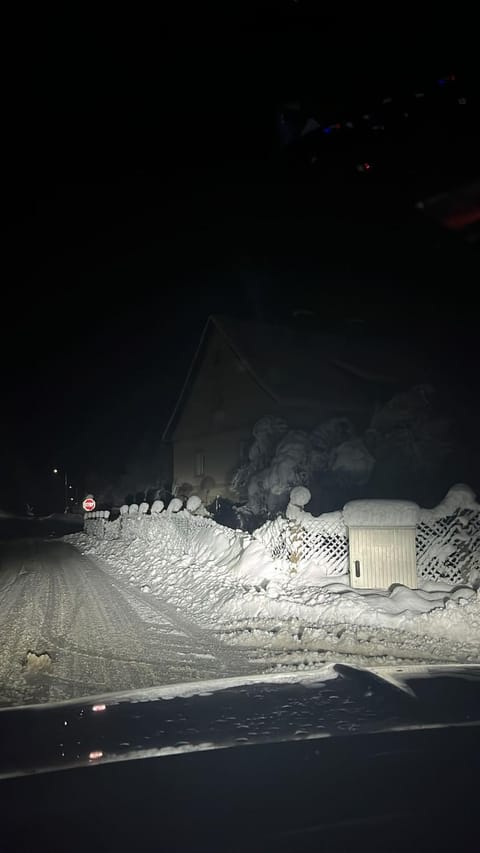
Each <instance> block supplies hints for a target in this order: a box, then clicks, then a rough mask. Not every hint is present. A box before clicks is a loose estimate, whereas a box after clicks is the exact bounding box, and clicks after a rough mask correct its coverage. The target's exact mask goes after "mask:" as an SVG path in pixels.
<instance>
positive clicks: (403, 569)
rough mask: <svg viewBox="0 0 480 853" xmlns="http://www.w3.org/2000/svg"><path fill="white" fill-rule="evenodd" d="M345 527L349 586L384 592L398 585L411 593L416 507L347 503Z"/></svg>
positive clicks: (414, 578)
mask: <svg viewBox="0 0 480 853" xmlns="http://www.w3.org/2000/svg"><path fill="white" fill-rule="evenodd" d="M344 518H345V522H346V524H347V525H348V539H349V559H350V584H351V586H353V587H361V588H362V589H388V587H389V586H391V585H392V584H393V583H401V584H403V585H404V586H409V587H411V588H412V589H415V587H416V586H417V561H416V553H415V533H416V522H417V518H418V507H417V505H416V504H413V503H411V502H409V501H372V500H365V501H351V502H350V503H349V504H347V505H346V506H345V508H344Z"/></svg>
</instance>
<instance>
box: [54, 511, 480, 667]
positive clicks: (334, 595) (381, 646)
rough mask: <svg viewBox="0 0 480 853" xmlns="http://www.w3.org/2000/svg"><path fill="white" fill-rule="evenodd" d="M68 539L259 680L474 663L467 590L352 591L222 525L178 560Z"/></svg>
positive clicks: (477, 638) (161, 551)
mask: <svg viewBox="0 0 480 853" xmlns="http://www.w3.org/2000/svg"><path fill="white" fill-rule="evenodd" d="M65 538H66V540H67V541H69V542H70V543H71V544H74V545H75V546H76V547H77V548H79V549H80V550H81V551H82V553H83V554H85V555H88V556H90V557H92V558H94V559H95V560H96V561H98V562H99V564H100V565H101V566H102V568H103V569H104V570H105V571H106V572H108V573H109V574H110V575H111V576H112V577H114V578H116V579H120V578H121V579H122V580H123V581H124V582H126V583H127V584H128V585H129V586H131V587H133V588H135V589H137V590H138V591H140V592H142V593H143V596H144V598H145V601H146V602H147V601H152V600H161V601H163V602H166V603H168V604H169V605H170V606H173V607H174V608H177V609H178V611H179V612H181V613H183V614H188V616H189V618H190V619H193V620H195V622H196V623H197V624H198V625H199V626H202V627H203V628H205V629H208V630H211V631H214V632H215V633H216V634H217V636H218V637H219V639H221V640H222V641H227V643H228V644H229V645H235V646H236V647H242V648H243V649H244V650H245V651H246V652H247V653H248V656H249V659H250V662H251V665H252V667H258V666H259V665H260V666H261V667H262V668H264V671H266V670H270V671H272V670H273V669H275V670H278V669H282V668H284V667H287V668H297V669H298V668H300V669H305V668H310V667H314V666H319V665H321V664H322V663H325V662H328V661H332V660H333V661H346V662H352V663H355V664H362V665H373V664H382V663H385V664H387V663H391V662H392V661H399V660H406V661H415V662H427V663H428V662H441V663H448V662H457V663H473V662H477V661H479V660H480V602H479V599H478V595H477V592H476V590H475V589H473V588H471V587H469V586H466V585H461V586H458V585H457V586H455V587H452V585H451V584H448V583H446V582H445V583H444V582H435V583H434V582H432V581H422V587H421V588H420V589H417V590H411V589H408V588H407V587H404V586H401V585H394V586H393V587H392V588H391V589H390V590H388V591H379V590H361V589H360V590H357V589H355V590H354V589H351V588H350V586H349V584H348V576H347V575H344V576H340V577H339V576H336V577H324V576H323V573H321V572H320V571H319V569H318V566H317V565H316V564H315V563H314V562H312V563H311V564H308V563H307V564H303V565H302V567H301V569H298V570H297V571H296V572H293V573H292V568H291V567H290V568H289V567H286V566H285V565H282V564H279V563H277V562H275V561H274V560H273V559H272V558H271V556H270V554H269V553H268V552H267V550H266V549H265V547H264V545H263V544H262V543H261V542H260V541H258V540H255V539H252V538H251V537H248V535H245V537H244V540H243V546H242V543H241V540H239V536H238V533H237V534H234V531H230V530H228V529H226V528H221V527H220V526H219V525H215V529H212V528H208V527H205V528H203V529H199V530H198V532H197V533H196V538H195V544H194V547H191V549H190V551H189V553H188V554H183V555H179V553H178V552H175V549H173V550H172V548H170V547H169V543H168V541H165V540H164V539H160V538H156V539H153V541H148V540H147V541H145V539H142V538H136V537H133V538H131V539H130V540H125V539H118V540H101V539H96V538H94V537H90V536H87V535H86V534H85V533H80V534H74V535H72V536H68V537H65ZM239 543H240V544H239ZM252 671H258V669H256V670H252ZM232 674H234V673H232Z"/></svg>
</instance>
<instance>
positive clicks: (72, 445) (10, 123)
mask: <svg viewBox="0 0 480 853" xmlns="http://www.w3.org/2000/svg"><path fill="white" fill-rule="evenodd" d="M202 8H203V9H204V12H203V14H202V15H201V16H198V13H197V19H196V20H194V19H193V18H191V17H190V15H191V13H190V12H189V11H187V9H186V7H185V8H183V7H182V8H180V7H179V8H178V9H177V12H178V13H179V18H180V20H177V21H169V22H165V21H164V22H163V23H162V22H156V23H155V27H153V24H152V22H148V21H146V20H143V19H141V18H140V16H139V17H138V19H137V20H134V21H133V22H123V26H122V23H121V24H120V29H119V30H118V32H117V31H116V30H115V31H114V29H113V28H109V26H108V22H101V24H102V26H100V23H99V22H98V21H97V22H95V26H94V27H92V26H91V25H90V24H91V22H86V21H80V20H76V19H74V17H73V15H72V17H71V18H70V19H67V18H66V17H63V18H61V19H58V18H56V19H55V20H52V22H51V26H50V23H49V22H48V21H45V20H44V21H43V22H42V29H41V30H38V29H37V28H36V25H35V22H34V21H32V22H30V28H29V30H28V31H25V28H23V29H22V30H21V31H20V32H19V31H18V29H17V30H16V36H17V39H13V38H12V45H13V46H12V51H11V55H9V56H8V57H7V60H6V76H5V78H4V79H5V80H6V81H7V82H8V86H7V94H6V102H5V104H4V115H5V116H6V118H7V121H6V124H5V126H6V128H7V131H6V137H7V150H8V154H7V156H6V157H5V158H4V161H3V184H4V186H3V205H2V207H3V217H2V219H3V234H4V238H5V242H4V246H5V249H4V265H3V266H4V271H5V278H4V282H3V299H4V305H3V312H2V315H3V324H2V326H3V331H2V337H1V348H2V364H3V372H2V379H3V389H2V397H3V422H2V428H3V431H4V433H5V437H4V440H3V450H4V451H5V452H6V453H7V455H11V454H13V455H14V456H15V457H16V458H24V459H25V460H27V461H28V463H29V464H31V465H33V466H34V468H35V470H36V472H37V473H38V476H39V477H40V476H41V475H42V474H41V472H43V471H46V470H47V469H48V467H49V466H51V464H52V463H54V462H57V460H58V464H67V462H68V464H69V465H70V466H71V467H72V468H74V469H76V470H77V471H79V472H81V471H82V470H85V469H86V468H88V467H91V466H92V465H98V464H99V462H100V460H101V459H103V460H105V464H106V466H107V467H110V468H111V469H112V470H113V469H115V468H116V467H118V466H119V464H120V467H121V464H122V461H123V459H124V458H125V455H128V454H129V453H131V451H132V447H134V445H135V443H136V442H137V441H138V440H139V439H140V438H141V437H142V436H143V435H144V434H148V435H151V436H155V435H158V436H160V434H161V430H162V427H163V426H164V424H165V422H166V420H167V419H168V416H169V413H170V409H171V406H172V404H173V402H174V399H175V395H176V393H177V392H178V389H179V385H180V384H181V382H182V380H183V376H184V373H185V370H186V369H187V367H188V364H189V361H190V358H191V355H192V352H193V350H194V348H195V346H196V342H197V339H198V336H199V334H200V332H201V329H202V326H203V324H204V322H205V320H206V317H207V316H208V314H209V313H212V312H215V313H229V312H240V313H243V314H246V315H248V316H252V317H255V316H257V317H263V318H282V317H287V316H289V314H290V313H291V311H292V309H293V308H295V307H298V304H299V303H300V304H308V305H310V306H312V307H313V308H315V309H316V310H317V311H318V314H319V316H320V318H321V321H320V325H321V327H323V328H327V329H332V328H336V326H337V324H338V323H339V322H340V324H341V322H342V321H343V320H344V319H346V317H347V316H348V315H349V314H352V315H354V316H360V317H362V318H363V319H364V321H365V323H366V324H367V326H369V327H371V328H375V324H380V323H381V322H382V318H385V317H387V318H388V322H389V323H390V325H391V326H392V328H393V326H395V327H396V328H399V327H400V326H401V325H402V323H405V318H404V317H402V316H400V315H399V316H398V317H397V318H396V319H395V318H393V319H392V311H391V304H392V296H391V295H392V292H394V291H393V290H392V289H393V288H394V287H395V285H396V283H397V282H398V281H399V280H402V281H403V282H404V287H405V288H406V291H405V292H407V293H410V294H411V295H412V298H416V299H417V308H416V311H415V312H414V313H415V317H412V316H411V312H410V318H409V319H410V327H417V326H418V328H423V329H425V324H427V327H428V335H427V337H428V339H429V340H430V339H431V340H432V341H434V340H436V339H437V338H439V337H441V336H442V335H444V330H445V328H446V320H447V318H450V319H451V313H452V309H451V305H447V304H445V302H443V303H440V304H438V305H437V307H436V310H435V312H434V313H433V315H432V310H431V308H430V309H428V310H427V309H424V308H422V305H426V304H427V302H428V299H429V297H428V293H429V291H431V288H432V286H433V287H434V288H435V287H438V286H439V285H438V282H439V281H440V278H441V275H442V274H443V276H444V277H447V276H448V274H449V272H448V271H450V270H451V269H456V268H457V267H456V264H457V260H456V258H457V255H456V254H455V252H456V248H455V249H454V250H453V255H452V257H453V258H454V260H451V261H450V262H449V263H450V264H451V266H450V267H448V264H447V266H445V263H444V261H443V259H441V260H440V261H437V258H436V257H434V256H435V251H434V250H433V249H432V246H436V242H437V238H436V236H435V235H433V236H432V234H431V233H430V231H429V229H428V228H427V227H425V229H423V227H422V228H419V227H418V226H416V225H415V223H413V225H412V222H413V218H412V212H411V205H410V203H409V201H408V204H407V199H406V196H407V195H408V193H407V194H406V192H405V175H404V172H405V168H403V171H402V163H403V158H404V152H405V140H404V139H403V138H402V139H396V138H395V137H393V138H392V139H390V140H389V142H388V145H387V144H386V143H385V146H386V149H388V155H385V160H386V163H387V165H386V166H385V169H384V171H383V173H382V176H381V177H380V178H379V179H378V181H379V183H378V181H377V184H375V182H374V181H372V182H371V185H370V186H369V187H365V185H364V184H358V182H357V177H358V176H355V175H354V173H353V164H354V162H355V159H354V158H355V157H356V156H358V150H359V149H358V150H357V151H355V152H354V151H353V150H352V151H349V149H348V146H347V147H342V145H340V146H337V148H333V147H332V149H331V150H325V152H324V154H323V155H322V156H323V157H324V162H323V163H322V169H321V170H320V172H319V174H318V175H317V176H314V177H312V176H311V175H310V173H309V174H308V175H307V176H306V175H305V173H304V171H302V169H300V170H297V169H296V168H294V169H293V171H292V169H291V167H290V166H288V165H286V164H285V163H284V162H283V160H282V159H281V158H280V155H279V151H278V146H277V144H276V138H275V126H276V116H277V112H278V105H279V103H281V101H282V100H283V99H285V98H302V100H303V102H311V103H312V104H313V103H314V104H316V105H317V107H318V109H319V110H320V112H323V113H324V114H325V115H327V114H328V115H333V113H334V112H335V110H339V109H343V110H345V109H347V110H348V109H351V110H359V109H360V110H363V109H368V108H369V104H370V103H374V102H375V99H378V96H379V95H381V94H382V93H384V92H385V91H386V89H388V88H390V89H392V87H393V88H395V87H396V90H398V91H399V92H406V91H408V90H409V89H411V88H412V86H413V85H414V82H413V81H415V80H419V81H420V82H422V81H428V80H432V81H434V80H435V79H436V76H437V75H438V74H439V73H445V72H446V71H447V70H450V69H451V66H452V63H453V64H454V63H455V61H456V56H455V54H456V49H457V44H456V42H455V38H454V34H453V29H452V26H451V21H447V20H445V21H444V22H442V21H441V22H440V23H438V27H437V29H438V32H437V31H436V30H435V28H434V29H433V30H432V25H431V21H429V20H427V19H426V20H425V21H423V22H421V21H419V20H418V19H417V20H416V25H415V27H412V26H411V25H409V24H408V21H406V20H405V18H403V19H400V20H399V21H398V22H397V23H398V30H397V35H400V39H399V42H400V44H399V42H398V41H397V42H396V45H397V47H396V49H395V50H394V47H393V42H394V41H395V39H394V38H393V36H392V34H391V24H390V25H388V27H387V23H386V22H383V21H378V20H377V23H376V25H375V28H373V25H372V24H369V23H368V22H366V21H365V19H364V16H362V15H360V14H359V13H358V12H357V13H356V17H355V18H353V19H351V20H350V21H348V20H347V21H346V20H345V16H342V15H338V16H337V17H334V16H333V15H332V16H328V17H326V16H325V15H323V16H322V15H321V14H320V13H318V4H313V3H304V2H302V0H299V2H298V3H287V2H285V3H283V2H279V3H276V4H274V5H273V6H272V4H265V5H264V7H263V6H262V4H260V3H257V4H255V5H254V4H249V3H244V4H238V5H237V4H233V3H232V4H231V6H229V9H230V16H228V15H227V14H226V13H225V6H224V12H223V16H220V15H219V12H218V9H215V8H214V7H213V6H212V7H211V9H210V8H209V10H208V12H207V11H206V7H205V6H202ZM272 9H274V11H272ZM261 13H262V14H261ZM347 18H348V16H347ZM117 23H118V22H117ZM105 24H106V25H107V27H106V29H104V25H105ZM215 24H216V29H215ZM12 33H13V30H12ZM447 34H449V35H448V37H447ZM19 36H20V37H19ZM402 38H403V46H401V42H402ZM406 38H408V39H410V49H409V51H408V57H409V58H408V63H407V61H406V51H405V49H404V45H405V39H406ZM467 53H468V52H467ZM464 58H465V57H464ZM463 64H465V63H463ZM462 71H463V74H464V79H465V83H466V85H467V84H468V86H469V87H470V90H472V91H473V92H475V81H474V79H473V78H472V76H471V72H470V71H469V69H468V68H463V69H462ZM470 115H471V112H470ZM435 121H437V120H436V119H435ZM462 121H463V119H462ZM469 121H470V122H471V123H470V124H469V125H468V126H467V125H465V126H462V127H460V125H459V124H458V122H457V120H456V119H455V120H451V118H448V116H447V117H446V118H445V121H444V125H443V126H440V125H435V123H433V124H432V122H430V124H429V125H428V128H427V129H428V134H427V136H425V134H424V130H425V128H424V129H420V131H419V132H418V133H417V134H416V136H415V138H414V141H412V140H410V142H409V143H408V144H409V145H410V149H412V150H413V152H416V153H414V156H413V161H415V169H414V172H415V174H413V172H412V174H411V175H410V177H409V179H408V181H409V182H410V183H409V187H410V190H411V191H412V192H414V190H415V182H416V181H417V180H418V176H420V184H422V180H423V179H425V178H426V177H429V178H430V180H431V184H432V187H436V186H437V185H439V186H440V188H442V177H443V176H444V174H449V175H450V173H452V175H453V172H455V170H457V171H458V170H459V169H460V171H461V168H460V163H459V159H458V151H462V152H463V151H464V150H465V147H469V150H470V149H471V148H473V147H476V146H474V145H473V144H472V139H475V142H476V140H477V137H476V136H475V133H476V124H475V122H476V118H475V121H474V122H473V123H472V120H471V119H469ZM427 124H428V122H427V123H426V125H427ZM467 124H468V122H467ZM474 125H475V133H474V132H473V128H474ZM425 133H426V130H425ZM422 134H423V135H422ZM425 139H427V140H428V141H427V142H425ZM422 140H423V141H422ZM432 140H433V141H432ZM467 142H468V145H467ZM366 144H367V148H368V145H369V144H370V143H369V142H368V140H367V143H366ZM362 146H364V143H363V142H362ZM422 146H423V150H422ZM362 150H363V149H362ZM420 151H421V152H422V153H421V156H420V154H419V153H418V152H420ZM377 155H378V158H379V159H381V156H384V155H383V154H382V155H380V154H378V152H377ZM417 155H418V156H417ZM409 156H410V155H409ZM422 158H423V159H422ZM460 159H462V158H460ZM472 159H474V158H470V159H469V158H465V163H466V161H467V160H468V163H466V165H465V163H462V164H461V166H462V168H466V175H470V172H469V171H468V170H469V169H470V170H471V169H472V163H471V160H472ZM452 163H453V165H452ZM422 164H423V165H422ZM426 164H429V165H428V167H427V165H426ZM432 164H434V165H433V166H432ZM444 164H445V168H443V166H444ZM397 166H399V169H398V170H397ZM407 171H408V170H407ZM429 171H431V175H429V174H427V173H428V172H429ZM461 177H463V176H461ZM472 177H476V175H475V174H472ZM438 180H440V183H439V184H438ZM408 181H407V183H408ZM423 183H425V180H423ZM427 183H428V181H427ZM407 209H408V212H407V213H406V212H405V211H407ZM445 239H447V242H448V240H449V239H450V238H445ZM439 251H441V252H443V251H444V249H443V248H442V249H441V250H439ZM449 251H450V250H449V249H448V247H447V254H448V252H449ZM462 252H463V249H462V250H461V251H460V255H461V256H462ZM415 253H416V254H417V256H418V254H419V253H420V254H421V255H422V259H421V260H420V261H417V263H416V264H415V275H411V274H410V273H411V270H412V263H413V262H411V260H410V259H411V258H412V257H413V255H415ZM422 253H423V254H422ZM438 257H439V256H438ZM462 257H463V261H462V263H463V264H464V265H465V268H466V269H467V271H470V261H469V260H468V259H467V260H465V257H464V256H462ZM442 258H443V256H442ZM434 264H436V267H435V269H436V272H435V273H434V275H433V276H432V268H433V266H434ZM438 276H439V277H438ZM2 277H3V276H2ZM432 279H433V280H432ZM419 283H420V289H419ZM465 287H466V286H465ZM422 288H423V289H422ZM307 294H308V295H307ZM459 302H461V304H459ZM346 303H348V304H349V308H348V311H346V310H345V304H346ZM454 308H455V314H456V320H455V324H454V325H455V332H453V333H452V334H451V335H450V339H451V341H461V340H462V338H461V333H462V329H463V324H464V322H466V318H467V317H468V314H469V306H468V299H467V297H466V295H465V290H464V291H463V294H462V296H461V298H460V299H458V298H457V301H456V304H455V306H454ZM407 313H408V312H407ZM451 329H452V326H451V325H450V330H451ZM453 348H454V349H456V351H457V353H458V346H455V345H454V347H453Z"/></svg>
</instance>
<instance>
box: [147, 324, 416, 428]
mask: <svg viewBox="0 0 480 853" xmlns="http://www.w3.org/2000/svg"><path fill="white" fill-rule="evenodd" d="M214 332H217V333H219V334H220V335H221V336H222V337H223V338H224V339H225V341H226V342H227V344H228V346H229V347H230V348H231V349H232V350H233V352H234V353H235V355H236V356H237V358H238V359H239V361H240V362H241V363H242V364H243V366H244V367H245V369H246V371H248V373H249V374H250V375H251V376H252V379H253V380H254V381H255V382H256V383H257V385H258V386H259V387H260V388H262V389H263V390H264V391H265V393H266V394H267V395H268V396H269V397H271V399H272V401H273V402H275V403H278V404H283V405H286V406H288V405H304V406H305V405H309V404H310V405H311V404H315V403H317V404H318V402H319V401H321V402H324V403H325V405H326V406H328V408H331V409H336V410H337V411H338V412H339V413H340V412H342V411H347V410H349V411H353V410H355V409H358V408H364V407H365V401H366V391H367V386H372V385H373V386H375V387H377V388H378V386H392V387H395V386H402V385H408V384H410V383H411V382H412V381H414V376H415V374H416V381H418V369H417V368H416V365H415V358H414V357H413V354H412V351H411V347H410V345H409V344H405V345H404V346H403V347H400V346H399V345H398V344H396V345H395V346H394V345H393V344H392V341H391V340H390V339H389V340H385V341H384V342H381V341H378V339H377V340H376V341H375V342H370V341H367V340H365V339H359V338H358V337H357V336H354V337H348V336H346V335H343V336H342V335H328V334H319V333H318V332H316V331H314V330H307V329H304V328H302V327H299V326H288V325H278V324H267V323H259V322H256V321H253V320H241V319H236V318H232V317H225V316H218V315H212V316H210V317H209V318H208V320H207V323H206V325H205V328H204V330H203V332H202V336H201V338H200V342H199V345H198V347H197V350H196V352H195V355H194V357H193V359H192V363H191V365H190V368H189V371H188V374H187V377H186V379H185V382H184V384H183V387H182V389H181V392H180V395H179V397H178V400H177V403H176V405H175V408H174V410H173V412H172V415H171V417H170V420H169V421H168V424H167V426H166V428H165V431H164V435H163V438H164V440H165V439H168V438H169V437H170V435H171V432H172V429H173V428H174V426H175V423H176V421H177V419H178V416H179V414H180V411H181V408H182V405H183V403H184V401H185V399H186V395H187V394H188V392H189V389H190V387H191V385H192V383H193V380H194V377H195V375H196V373H197V370H198V368H199V366H200V364H201V360H202V356H203V352H204V348H205V345H206V342H207V340H208V339H209V336H210V335H211V334H213V333H214Z"/></svg>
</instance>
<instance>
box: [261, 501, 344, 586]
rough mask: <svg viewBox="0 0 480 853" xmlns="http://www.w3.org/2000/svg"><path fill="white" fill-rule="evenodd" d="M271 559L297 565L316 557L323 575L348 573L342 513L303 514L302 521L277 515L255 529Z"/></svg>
mask: <svg viewBox="0 0 480 853" xmlns="http://www.w3.org/2000/svg"><path fill="white" fill-rule="evenodd" d="M254 536H255V538H256V539H259V540H260V541H261V542H262V543H263V544H264V545H265V547H266V548H267V549H268V551H269V552H270V554H271V556H272V557H273V558H274V559H277V560H282V561H285V562H288V563H290V564H292V565H298V566H299V567H300V566H301V565H302V563H305V562H308V561H310V560H315V562H316V563H317V565H318V567H319V568H321V569H322V570H323V573H324V574H325V575H343V574H345V573H346V572H348V534H347V528H346V526H345V523H344V521H343V513H341V512H329V513H325V514H324V515H321V516H319V517H318V518H313V517H312V516H309V515H308V513H305V516H304V517H303V518H301V520H297V519H295V520H291V519H290V520H289V519H285V518H276V519H275V521H270V522H267V524H264V525H263V527H261V528H259V529H258V530H256V531H255V534H254Z"/></svg>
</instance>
